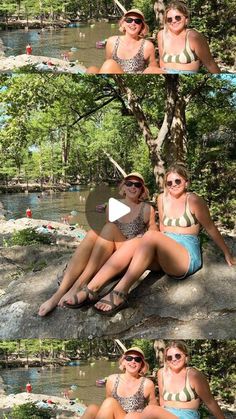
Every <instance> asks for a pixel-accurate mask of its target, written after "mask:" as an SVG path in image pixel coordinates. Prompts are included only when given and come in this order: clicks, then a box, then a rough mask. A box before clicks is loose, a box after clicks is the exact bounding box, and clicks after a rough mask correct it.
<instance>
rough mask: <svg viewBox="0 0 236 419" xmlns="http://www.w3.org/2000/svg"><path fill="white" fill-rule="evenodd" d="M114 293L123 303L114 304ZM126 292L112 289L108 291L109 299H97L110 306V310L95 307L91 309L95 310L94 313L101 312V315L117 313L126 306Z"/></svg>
mask: <svg viewBox="0 0 236 419" xmlns="http://www.w3.org/2000/svg"><path fill="white" fill-rule="evenodd" d="M114 295H117V296H118V297H120V298H122V300H123V303H120V304H115V303H114ZM127 296H128V295H127V294H126V293H124V292H121V291H116V290H112V291H111V292H110V300H106V299H104V298H103V299H101V300H99V302H100V303H105V304H107V305H109V306H110V307H111V309H110V310H106V311H105V310H101V309H99V308H97V307H93V310H94V311H96V313H99V314H101V315H102V316H113V314H115V313H118V312H119V311H120V310H123V308H125V307H128V298H127Z"/></svg>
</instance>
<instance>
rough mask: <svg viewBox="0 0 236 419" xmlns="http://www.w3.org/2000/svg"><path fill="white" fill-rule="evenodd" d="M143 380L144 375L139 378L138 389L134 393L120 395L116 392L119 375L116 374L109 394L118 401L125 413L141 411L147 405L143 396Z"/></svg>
mask: <svg viewBox="0 0 236 419" xmlns="http://www.w3.org/2000/svg"><path fill="white" fill-rule="evenodd" d="M145 380H146V378H145V377H143V378H142V379H141V383H140V386H139V389H138V391H136V393H135V394H134V395H133V396H129V397H121V396H118V394H117V388H118V385H119V381H120V375H119V374H117V376H116V380H115V384H114V387H113V390H112V393H111V395H112V397H114V399H116V400H117V401H118V402H119V403H120V405H121V407H122V408H123V409H124V411H125V412H126V413H129V412H142V411H143V409H144V408H145V406H146V405H147V399H146V398H145V397H144V382H145Z"/></svg>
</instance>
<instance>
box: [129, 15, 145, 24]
mask: <svg viewBox="0 0 236 419" xmlns="http://www.w3.org/2000/svg"><path fill="white" fill-rule="evenodd" d="M125 22H126V23H133V22H135V23H136V25H141V23H143V20H142V19H141V18H140V17H126V18H125Z"/></svg>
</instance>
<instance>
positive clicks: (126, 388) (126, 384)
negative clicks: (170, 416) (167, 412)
mask: <svg viewBox="0 0 236 419" xmlns="http://www.w3.org/2000/svg"><path fill="white" fill-rule="evenodd" d="M119 364H120V369H121V370H122V371H124V372H123V374H113V375H111V376H109V377H108V379H107V383H106V399H105V400H104V402H103V403H102V405H101V406H100V407H99V406H97V405H90V406H89V407H88V408H87V410H86V411H85V413H84V415H83V416H82V418H81V419H95V418H96V419H104V418H106V419H111V418H112V419H123V418H126V416H127V414H128V413H130V412H142V411H143V409H144V408H145V406H147V405H156V404H157V401H156V398H155V390H154V384H153V382H152V381H151V380H149V379H148V378H145V377H143V374H144V373H145V372H146V371H147V370H148V364H147V363H146V361H145V358H144V353H143V351H142V350H141V349H140V348H138V347H132V348H129V349H127V351H125V352H124V354H123V355H122V357H121V359H120V361H119Z"/></svg>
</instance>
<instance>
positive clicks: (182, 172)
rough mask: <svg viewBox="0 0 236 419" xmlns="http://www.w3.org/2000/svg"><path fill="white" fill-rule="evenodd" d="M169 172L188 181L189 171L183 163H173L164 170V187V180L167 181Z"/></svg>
mask: <svg viewBox="0 0 236 419" xmlns="http://www.w3.org/2000/svg"><path fill="white" fill-rule="evenodd" d="M170 173H177V174H178V175H179V176H181V177H182V178H183V179H185V180H186V181H189V177H190V175H189V173H188V170H187V168H186V166H185V165H184V163H174V164H172V165H171V166H169V167H168V169H167V170H166V172H165V176H164V188H166V186H167V185H166V182H167V177H168V176H169V174H170Z"/></svg>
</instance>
